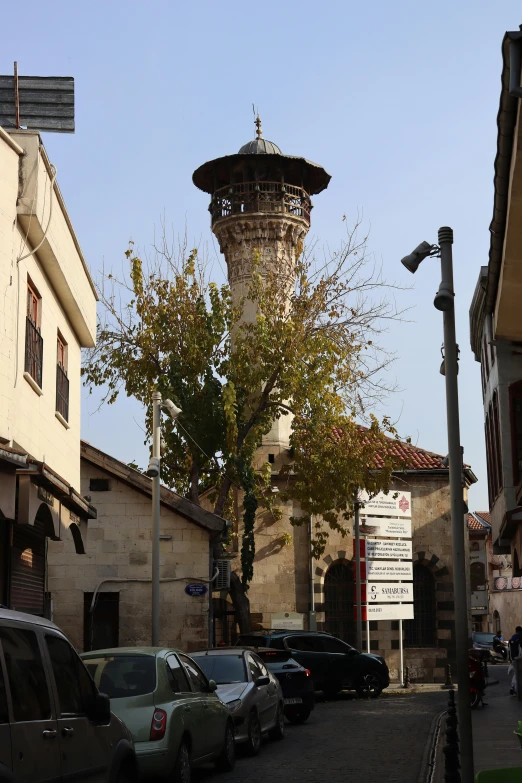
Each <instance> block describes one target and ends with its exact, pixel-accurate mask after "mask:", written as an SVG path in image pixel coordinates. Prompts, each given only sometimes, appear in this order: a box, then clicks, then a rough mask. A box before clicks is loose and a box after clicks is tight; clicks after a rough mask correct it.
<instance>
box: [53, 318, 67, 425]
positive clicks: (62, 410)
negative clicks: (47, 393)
mask: <svg viewBox="0 0 522 783" xmlns="http://www.w3.org/2000/svg"><path fill="white" fill-rule="evenodd" d="M56 410H57V412H58V413H59V414H60V416H62V417H63V418H64V419H65V421H69V378H68V377H67V343H66V342H65V340H64V339H63V337H62V335H61V334H60V332H58V336H57V339H56Z"/></svg>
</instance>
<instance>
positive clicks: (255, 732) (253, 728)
mask: <svg viewBox="0 0 522 783" xmlns="http://www.w3.org/2000/svg"><path fill="white" fill-rule="evenodd" d="M246 749H247V752H248V755H249V756H257V755H258V754H259V751H260V750H261V723H260V721H259V718H258V716H257V712H254V711H253V712H251V713H250V715H249V718H248V740H247V745H246Z"/></svg>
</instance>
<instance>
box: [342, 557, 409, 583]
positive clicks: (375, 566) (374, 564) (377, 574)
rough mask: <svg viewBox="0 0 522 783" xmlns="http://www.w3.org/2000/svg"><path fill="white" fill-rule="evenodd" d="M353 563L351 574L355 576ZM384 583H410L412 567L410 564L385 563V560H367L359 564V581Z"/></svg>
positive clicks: (354, 564) (405, 562)
mask: <svg viewBox="0 0 522 783" xmlns="http://www.w3.org/2000/svg"><path fill="white" fill-rule="evenodd" d="M352 562H353V572H354V575H355V569H356V563H355V560H353V561H352ZM367 579H368V580H369V581H370V582H372V581H374V580H375V581H381V580H382V581H384V582H393V581H395V580H397V581H398V582H400V581H401V580H406V581H407V582H411V581H412V580H413V565H412V563H411V561H410V562H407V561H404V562H403V563H399V562H386V561H385V560H367V561H366V562H364V563H361V581H362V582H366V580H367Z"/></svg>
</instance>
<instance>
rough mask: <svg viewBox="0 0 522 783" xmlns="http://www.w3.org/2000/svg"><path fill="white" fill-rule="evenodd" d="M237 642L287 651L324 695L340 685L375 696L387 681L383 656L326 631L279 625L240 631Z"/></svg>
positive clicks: (363, 695) (366, 695)
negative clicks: (259, 629) (274, 628)
mask: <svg viewBox="0 0 522 783" xmlns="http://www.w3.org/2000/svg"><path fill="white" fill-rule="evenodd" d="M237 644H238V645H239V646H241V647H243V646H249V647H262V646H263V645H264V646H265V647H271V648H273V649H276V650H288V651H290V653H291V655H292V658H294V659H295V660H296V661H297V662H298V663H300V664H301V666H304V668H305V669H309V670H310V671H311V672H312V677H313V679H314V684H315V687H316V688H317V690H320V691H323V693H324V695H325V696H326V697H327V698H332V697H333V696H336V695H337V694H338V693H339V691H341V690H344V689H346V690H355V691H357V694H358V695H359V696H360V697H362V698H368V697H372V698H377V696H379V695H380V694H381V692H382V691H383V690H384V688H387V687H388V685H389V684H390V674H389V672H388V667H387V665H386V661H385V660H384V658H381V656H380V655H373V654H372V653H360V652H358V651H357V650H355V649H354V648H353V647H350V645H349V644H346V642H343V641H341V640H340V639H336V638H335V636H331V635H330V634H328V633H321V632H315V631H285V630H280V629H278V630H272V631H267V630H264V631H253V632H252V633H246V634H241V635H240V636H239V638H238V640H237Z"/></svg>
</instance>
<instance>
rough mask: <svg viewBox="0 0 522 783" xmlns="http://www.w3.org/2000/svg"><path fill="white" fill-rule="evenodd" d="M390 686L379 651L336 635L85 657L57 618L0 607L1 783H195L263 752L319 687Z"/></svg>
mask: <svg viewBox="0 0 522 783" xmlns="http://www.w3.org/2000/svg"><path fill="white" fill-rule="evenodd" d="M333 642H336V643H337V644H336V646H335V651H334V650H333ZM340 645H342V647H341V646H340ZM332 656H333V658H332ZM315 678H317V679H316V680H315V684H314V679H315ZM388 683H389V677H388V669H387V667H386V664H385V662H384V660H383V659H382V658H380V657H379V656H374V655H366V654H364V653H358V652H357V651H356V650H354V649H353V648H351V647H350V646H349V645H346V644H345V643H344V642H341V641H340V640H337V639H334V637H331V636H329V635H328V634H320V633H309V632H304V631H300V632H291V631H272V632H256V633H255V634H249V635H248V636H244V637H240V639H239V640H238V646H236V647H228V648H216V649H209V650H202V651H199V652H196V653H192V654H191V655H190V656H189V655H186V654H185V653H183V652H181V651H180V650H175V649H160V648H154V647H144V648H137V647H123V648H114V649H108V650H96V651H93V652H86V653H83V654H82V655H81V656H78V655H77V653H76V652H75V650H74V649H73V647H72V645H71V644H70V642H69V641H68V639H67V638H66V637H65V635H64V634H63V633H62V632H61V631H60V630H59V629H58V628H57V627H56V626H55V625H54V624H53V623H50V622H48V621H47V620H44V619H42V618H39V617H35V616H33V615H24V614H21V613H19V612H14V611H10V610H6V609H0V783H18V782H19V781H20V783H25V782H26V781H27V783H40V781H42V782H43V781H48V780H51V779H54V780H62V779H65V778H67V779H68V780H70V781H74V780H79V779H80V778H81V779H87V778H92V779H95V780H99V781H107V783H109V781H110V783H137V781H138V779H139V778H140V777H147V778H148V777H164V778H166V777H168V778H170V780H171V781H172V783H190V780H191V771H192V768H193V767H194V766H196V765H199V764H203V763H207V762H214V764H215V765H216V767H217V769H218V770H220V771H231V770H232V769H233V768H234V764H235V758H236V756H235V749H236V743H237V744H238V745H242V746H244V748H245V750H246V751H247V752H248V753H249V754H251V755H254V756H255V755H257V754H258V753H259V752H260V748H261V742H262V737H263V735H268V737H270V738H271V739H273V740H281V739H283V738H284V735H285V717H286V718H287V719H288V720H289V721H291V722H293V723H301V722H303V721H305V720H307V718H308V717H309V715H310V713H311V711H312V710H313V708H314V700H315V696H314V690H315V687H318V688H321V689H323V690H324V691H325V692H326V693H327V694H332V693H333V692H334V691H335V690H337V691H338V690H340V689H341V688H345V687H350V688H355V689H356V690H358V691H359V692H360V693H361V694H362V695H365V696H374V697H375V696H377V695H378V694H379V693H380V692H381V691H382V689H383V688H385V687H387V685H388Z"/></svg>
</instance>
